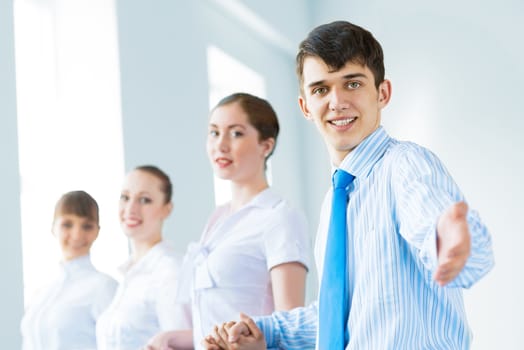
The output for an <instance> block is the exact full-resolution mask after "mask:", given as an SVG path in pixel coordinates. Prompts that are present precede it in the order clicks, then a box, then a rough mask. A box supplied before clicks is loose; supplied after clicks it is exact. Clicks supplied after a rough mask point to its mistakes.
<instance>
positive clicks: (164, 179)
mask: <svg viewBox="0 0 524 350" xmlns="http://www.w3.org/2000/svg"><path fill="white" fill-rule="evenodd" d="M134 170H140V171H143V172H146V173H148V174H151V175H153V176H155V177H156V178H158V179H159V180H160V182H161V183H162V184H161V186H160V190H161V191H162V192H163V193H164V196H165V200H164V203H169V202H171V197H172V196H173V185H172V184H171V180H170V179H169V176H167V174H166V173H165V172H163V171H162V170H160V168H158V167H156V166H154V165H140V166H137V167H136V168H135V169H134Z"/></svg>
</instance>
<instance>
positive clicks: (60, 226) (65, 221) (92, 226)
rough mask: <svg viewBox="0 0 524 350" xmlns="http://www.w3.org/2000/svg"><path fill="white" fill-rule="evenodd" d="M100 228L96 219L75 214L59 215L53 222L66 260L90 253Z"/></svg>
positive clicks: (54, 232) (54, 230) (55, 233)
mask: <svg viewBox="0 0 524 350" xmlns="http://www.w3.org/2000/svg"><path fill="white" fill-rule="evenodd" d="M99 230H100V228H99V226H98V223H97V222H96V221H94V220H92V219H90V218H87V217H81V216H77V215H74V214H61V215H58V216H57V217H56V218H55V221H54V223H53V234H54V235H55V236H56V238H57V239H58V243H59V244H60V249H61V250H62V256H63V258H64V260H66V261H67V260H71V259H74V258H78V257H81V256H84V255H87V254H89V250H90V249H91V245H92V244H93V242H94V241H95V239H96V237H97V236H98V231H99Z"/></svg>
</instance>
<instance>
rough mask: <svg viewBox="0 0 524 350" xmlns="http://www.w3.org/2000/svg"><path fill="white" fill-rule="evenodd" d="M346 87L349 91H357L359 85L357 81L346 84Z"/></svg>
mask: <svg viewBox="0 0 524 350" xmlns="http://www.w3.org/2000/svg"><path fill="white" fill-rule="evenodd" d="M348 87H349V88H350V89H358V88H359V87H360V83H359V82H358V81H351V82H349V83H348Z"/></svg>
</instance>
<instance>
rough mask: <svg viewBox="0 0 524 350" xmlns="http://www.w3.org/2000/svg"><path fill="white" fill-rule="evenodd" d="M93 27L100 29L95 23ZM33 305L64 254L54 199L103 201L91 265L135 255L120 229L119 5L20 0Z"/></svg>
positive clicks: (107, 268)
mask: <svg viewBox="0 0 524 350" xmlns="http://www.w3.org/2000/svg"><path fill="white" fill-rule="evenodd" d="M93 23H96V25H93ZM15 50H16V67H17V68H16V69H17V71H16V73H17V99H18V101H17V105H18V130H19V151H20V153H19V155H20V175H21V206H22V207H21V214H22V248H23V266H24V294H25V302H26V305H27V303H28V302H30V299H31V297H32V296H33V294H34V292H35V291H36V290H37V289H38V288H39V287H40V286H42V283H43V282H44V281H45V280H46V279H47V278H49V271H51V270H53V269H54V267H55V266H56V264H57V261H58V260H59V259H60V252H59V249H58V244H57V242H56V240H55V239H54V237H53V236H52V234H51V225H52V219H53V211H54V205H55V203H56V201H57V200H58V198H59V197H60V196H61V195H62V194H63V193H65V192H67V191H71V190H80V189H81V190H85V191H87V192H89V193H90V194H91V195H92V196H93V197H94V198H95V199H96V200H97V202H98V205H99V207H100V226H101V230H100V234H99V237H98V239H97V241H96V242H95V244H94V246H93V249H92V250H91V256H92V260H93V263H94V264H95V265H96V266H97V267H98V268H99V269H100V270H102V271H104V272H107V273H109V274H112V275H114V276H116V266H118V265H119V264H120V263H122V261H124V260H125V258H126V257H127V254H128V250H127V240H126V238H125V236H124V235H123V234H122V233H121V231H120V228H119V226H118V219H117V218H118V216H117V215H118V213H117V208H118V198H119V194H120V186H121V180H122V178H123V171H124V165H123V141H122V126H121V112H120V85H119V84H120V83H119V80H120V78H119V66H118V50H117V33H116V16H115V4H114V2H113V1H108V0H83V1H74V2H71V1H68V0H58V1H56V0H55V1H51V0H49V1H43V0H16V1H15Z"/></svg>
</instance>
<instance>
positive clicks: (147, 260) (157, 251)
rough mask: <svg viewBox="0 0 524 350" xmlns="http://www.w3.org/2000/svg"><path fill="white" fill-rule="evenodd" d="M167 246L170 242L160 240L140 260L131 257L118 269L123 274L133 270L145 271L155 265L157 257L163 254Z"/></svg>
mask: <svg viewBox="0 0 524 350" xmlns="http://www.w3.org/2000/svg"><path fill="white" fill-rule="evenodd" d="M167 248H168V244H167V243H166V242H165V241H160V242H158V243H157V244H155V245H154V246H152V247H151V248H150V249H149V250H148V251H147V253H146V254H145V255H144V256H143V257H141V258H140V259H139V260H138V261H136V262H133V259H132V258H131V257H129V258H128V260H127V261H126V262H125V263H124V264H122V265H121V266H120V267H119V268H118V271H120V273H122V274H127V273H130V272H131V271H138V272H140V271H144V270H146V269H148V268H149V267H150V266H153V265H154V263H155V261H156V259H157V257H160V256H162V255H163V252H164V251H165V250H166V249H167Z"/></svg>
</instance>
